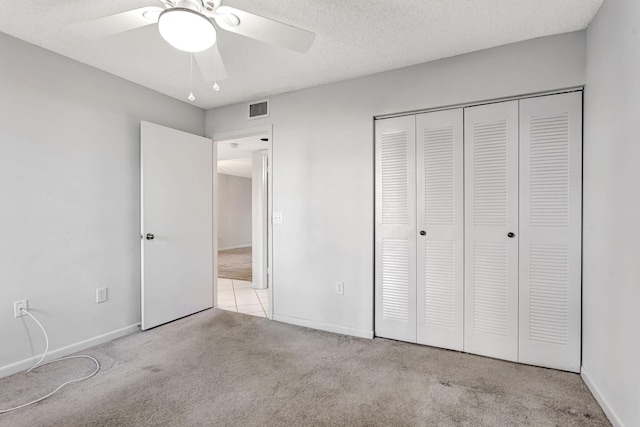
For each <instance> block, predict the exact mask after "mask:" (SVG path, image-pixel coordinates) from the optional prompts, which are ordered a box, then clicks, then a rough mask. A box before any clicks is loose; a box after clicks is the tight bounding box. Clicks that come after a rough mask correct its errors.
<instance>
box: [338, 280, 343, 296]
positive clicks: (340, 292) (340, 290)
mask: <svg viewBox="0 0 640 427" xmlns="http://www.w3.org/2000/svg"><path fill="white" fill-rule="evenodd" d="M336 295H344V282H338V283H336Z"/></svg>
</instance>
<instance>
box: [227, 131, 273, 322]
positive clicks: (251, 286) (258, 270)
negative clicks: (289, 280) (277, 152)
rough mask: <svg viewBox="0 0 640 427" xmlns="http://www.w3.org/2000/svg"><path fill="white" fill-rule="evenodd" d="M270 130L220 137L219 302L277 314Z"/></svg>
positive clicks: (242, 309) (259, 313) (239, 309)
mask: <svg viewBox="0 0 640 427" xmlns="http://www.w3.org/2000/svg"><path fill="white" fill-rule="evenodd" d="M269 140H270V132H266V131H263V132H258V133H252V134H251V135H243V136H237V137H232V138H228V139H224V138H218V139H215V142H216V143H215V147H214V149H215V150H216V154H217V155H216V159H215V161H214V174H215V178H216V179H215V186H216V188H217V192H216V199H217V200H216V202H215V213H216V215H215V223H216V224H215V225H214V228H215V230H216V231H215V232H214V240H215V243H214V245H215V246H216V247H215V250H214V265H215V266H216V270H217V274H216V278H217V280H216V282H217V283H216V284H215V285H214V292H215V298H214V301H215V302H214V305H215V306H216V307H217V308H220V309H223V310H227V311H233V312H238V313H243V314H247V315H252V316H257V317H267V318H270V317H271V310H272V308H271V295H270V293H271V289H270V286H269V276H268V265H269V262H268V260H269V256H268V255H269V250H268V248H269V244H268V242H269V233H268V228H269V226H268V225H269V221H268V218H269V171H268V169H269Z"/></svg>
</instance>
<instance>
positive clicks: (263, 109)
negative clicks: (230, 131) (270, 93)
mask: <svg viewBox="0 0 640 427" xmlns="http://www.w3.org/2000/svg"><path fill="white" fill-rule="evenodd" d="M263 117H269V100H268V99H263V100H262V101H256V102H251V103H249V120H252V119H261V118H263Z"/></svg>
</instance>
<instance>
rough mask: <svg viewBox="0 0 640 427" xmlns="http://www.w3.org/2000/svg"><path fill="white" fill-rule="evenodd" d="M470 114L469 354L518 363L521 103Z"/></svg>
mask: <svg viewBox="0 0 640 427" xmlns="http://www.w3.org/2000/svg"><path fill="white" fill-rule="evenodd" d="M464 114H465V154H464V156H465V158H464V162H465V332H464V350H465V351H467V352H470V353H476V354H481V355H485V356H491V357H497V358H500V359H506V360H512V361H517V360H518V242H517V239H518V236H517V233H518V101H509V102H503V103H497V104H489V105H482V106H478V107H471V108H466V109H465V113H464ZM509 233H513V237H509V236H510V234H509Z"/></svg>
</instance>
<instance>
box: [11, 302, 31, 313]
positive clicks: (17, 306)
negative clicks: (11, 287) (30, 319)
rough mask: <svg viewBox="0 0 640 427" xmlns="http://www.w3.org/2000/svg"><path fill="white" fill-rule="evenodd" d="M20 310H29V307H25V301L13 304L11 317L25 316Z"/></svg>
mask: <svg viewBox="0 0 640 427" xmlns="http://www.w3.org/2000/svg"><path fill="white" fill-rule="evenodd" d="M22 308H24V309H25V310H28V309H29V307H28V306H27V300H26V299H23V300H20V301H16V302H14V303H13V316H14V317H22V316H26V314H25V313H24V312H23V311H22V310H21V309H22Z"/></svg>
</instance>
